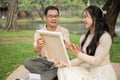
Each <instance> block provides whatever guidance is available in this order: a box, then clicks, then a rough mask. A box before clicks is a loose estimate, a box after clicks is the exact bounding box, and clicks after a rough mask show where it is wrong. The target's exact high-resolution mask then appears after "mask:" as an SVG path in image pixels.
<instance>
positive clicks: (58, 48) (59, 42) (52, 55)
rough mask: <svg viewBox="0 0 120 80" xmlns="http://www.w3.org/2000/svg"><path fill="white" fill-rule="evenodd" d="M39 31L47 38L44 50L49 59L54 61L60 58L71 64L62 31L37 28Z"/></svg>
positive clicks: (67, 64)
mask: <svg viewBox="0 0 120 80" xmlns="http://www.w3.org/2000/svg"><path fill="white" fill-rule="evenodd" d="M37 32H38V33H39V34H40V36H41V37H43V39H44V40H45V46H44V50H45V54H46V57H47V59H48V60H49V61H53V59H59V60H61V61H63V62H64V63H65V64H66V66H71V64H70V60H69V57H68V54H67V50H66V47H65V44H64V40H63V38H62V34H61V33H60V32H50V31H43V30H37Z"/></svg>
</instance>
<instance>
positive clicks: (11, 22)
mask: <svg viewBox="0 0 120 80" xmlns="http://www.w3.org/2000/svg"><path fill="white" fill-rule="evenodd" d="M17 5H18V0H10V1H9V4H8V14H7V20H6V24H5V27H4V30H5V31H9V30H12V31H17V30H18V26H17Z"/></svg>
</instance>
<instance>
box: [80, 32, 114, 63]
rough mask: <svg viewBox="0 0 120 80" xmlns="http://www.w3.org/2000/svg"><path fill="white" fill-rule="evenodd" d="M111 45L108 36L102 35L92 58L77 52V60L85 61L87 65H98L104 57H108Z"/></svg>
mask: <svg viewBox="0 0 120 80" xmlns="http://www.w3.org/2000/svg"><path fill="white" fill-rule="evenodd" d="M111 44H112V40H111V37H110V35H109V34H106V33H104V34H103V35H102V36H101V38H100V40H99V45H98V46H97V48H96V51H95V55H94V56H90V55H87V54H85V53H82V52H79V54H78V58H79V59H81V60H83V61H85V62H86V63H88V64H92V65H98V64H100V63H101V62H102V60H103V59H104V58H105V57H106V56H108V55H109V50H110V47H111Z"/></svg>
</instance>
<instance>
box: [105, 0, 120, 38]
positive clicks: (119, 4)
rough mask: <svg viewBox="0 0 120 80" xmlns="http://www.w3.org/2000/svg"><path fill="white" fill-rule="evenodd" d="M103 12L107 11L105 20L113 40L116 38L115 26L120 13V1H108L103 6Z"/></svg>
mask: <svg viewBox="0 0 120 80" xmlns="http://www.w3.org/2000/svg"><path fill="white" fill-rule="evenodd" d="M103 10H106V11H107V14H106V15H105V18H106V20H107V23H108V26H109V29H110V35H111V37H112V38H113V37H114V36H115V24H116V21H117V17H118V14H119V11H120V1H119V0H108V1H107V2H106V4H105V5H104V6H103Z"/></svg>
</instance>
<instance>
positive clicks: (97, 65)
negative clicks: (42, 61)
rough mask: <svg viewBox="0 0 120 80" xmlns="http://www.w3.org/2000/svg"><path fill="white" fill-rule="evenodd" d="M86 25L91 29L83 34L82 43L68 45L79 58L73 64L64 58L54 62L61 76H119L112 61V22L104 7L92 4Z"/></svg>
mask: <svg viewBox="0 0 120 80" xmlns="http://www.w3.org/2000/svg"><path fill="white" fill-rule="evenodd" d="M83 22H84V25H85V27H86V29H88V31H87V33H86V34H83V35H82V36H81V38H80V47H78V46H76V45H74V44H72V43H71V44H70V45H69V47H68V49H69V50H70V51H71V52H72V54H74V55H76V57H77V58H75V59H73V60H71V64H72V66H71V67H63V65H62V63H61V61H59V60H56V61H55V62H54V63H55V65H56V67H59V69H58V79H59V80H85V79H86V80H117V79H116V75H115V72H114V69H113V67H112V65H111V64H110V58H109V51H110V47H111V44H112V40H111V36H110V34H109V28H108V25H107V24H106V22H105V19H104V14H103V12H102V10H101V9H100V8H99V7H97V6H89V7H87V8H86V9H85V11H84V19H83Z"/></svg>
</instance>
